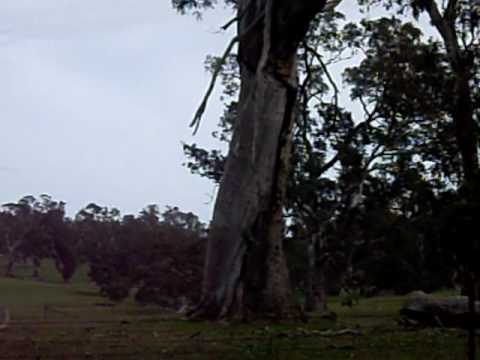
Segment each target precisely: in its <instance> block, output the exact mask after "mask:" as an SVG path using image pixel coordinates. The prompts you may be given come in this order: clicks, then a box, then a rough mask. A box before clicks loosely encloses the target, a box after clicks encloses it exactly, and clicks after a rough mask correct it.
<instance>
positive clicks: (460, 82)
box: [424, 0, 479, 360]
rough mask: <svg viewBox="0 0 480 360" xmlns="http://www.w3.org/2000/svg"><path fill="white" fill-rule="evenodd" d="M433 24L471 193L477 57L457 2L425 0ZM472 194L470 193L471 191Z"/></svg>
mask: <svg viewBox="0 0 480 360" xmlns="http://www.w3.org/2000/svg"><path fill="white" fill-rule="evenodd" d="M424 6H425V9H426V10H427V12H428V14H429V16H430V20H431V21H432V24H433V25H434V26H435V27H436V29H437V30H438V32H439V33H440V36H441V37H442V39H443V42H444V45H445V48H446V50H447V55H448V57H449V61H450V65H451V68H452V71H453V73H454V75H455V84H454V89H453V90H454V91H453V97H454V99H453V109H452V116H453V121H454V123H455V130H456V134H455V135H456V142H457V145H458V148H459V150H460V154H461V157H462V167H463V176H464V178H463V184H464V188H465V189H466V191H467V193H468V192H471V191H474V188H475V187H477V186H479V185H478V173H479V164H478V140H477V139H478V133H477V125H476V123H475V120H474V116H473V113H474V109H473V102H472V89H471V86H470V80H471V79H472V75H473V74H472V72H473V70H472V69H473V64H474V57H473V54H472V53H470V51H469V50H466V49H463V50H462V49H461V47H460V40H459V38H458V33H457V29H456V21H457V16H459V15H458V13H457V2H456V1H454V0H449V2H448V5H447V8H446V10H445V12H444V14H443V15H442V14H441V13H440V11H439V9H438V6H437V4H436V2H435V1H434V0H426V1H425V2H424ZM467 196H468V195H467ZM471 244H472V245H473V246H472V249H471V251H470V254H471V256H470V259H465V260H464V261H466V264H465V265H466V266H465V272H466V274H465V278H466V279H467V281H466V284H465V285H466V286H465V287H466V292H467V294H468V303H469V311H470V318H471V323H470V326H469V329H468V332H469V336H468V338H469V339H468V342H469V353H468V359H469V360H474V359H475V357H476V343H475V333H476V325H477V324H476V323H475V321H474V320H473V319H475V318H476V317H477V315H476V308H475V302H476V293H477V289H476V283H477V277H478V274H475V272H474V271H473V267H474V265H475V262H476V261H477V259H476V254H477V253H478V242H476V240H474V241H471Z"/></svg>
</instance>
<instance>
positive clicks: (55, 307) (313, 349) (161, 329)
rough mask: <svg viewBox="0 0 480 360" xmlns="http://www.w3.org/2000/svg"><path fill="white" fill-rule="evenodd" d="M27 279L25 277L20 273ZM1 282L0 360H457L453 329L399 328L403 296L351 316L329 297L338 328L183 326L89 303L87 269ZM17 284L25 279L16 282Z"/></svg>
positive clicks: (127, 307)
mask: <svg viewBox="0 0 480 360" xmlns="http://www.w3.org/2000/svg"><path fill="white" fill-rule="evenodd" d="M24 270H25V273H26V274H28V271H27V270H28V269H26V268H25V269H24ZM41 273H42V276H43V277H44V279H49V281H46V282H38V281H33V280H31V279H28V278H26V279H23V280H21V279H7V278H0V304H4V305H7V306H9V308H10V309H11V313H12V323H11V326H10V328H9V329H8V330H4V331H3V332H2V333H0V349H2V351H1V352H0V359H9V360H14V359H112V360H113V359H114V360H117V359H140V360H142V359H174V360H175V359H205V360H207V359H208V360H210V359H227V360H228V359H232V360H233V359H292V360H300V359H327V360H335V359H360V360H367V359H368V360H371V359H373V360H377V359H378V360H388V359H405V360H406V359H432V360H433V359H435V360H437V359H438V360H443V359H445V360H447V359H448V360H455V359H463V358H464V352H465V343H466V338H465V334H464V332H462V331H459V330H433V329H406V328H403V327H401V326H400V325H398V323H397V321H396V320H397V319H398V315H397V314H398V310H399V308H400V306H401V304H402V302H403V300H404V299H403V298H402V297H396V296H388V297H378V298H372V299H364V300H361V301H360V304H359V305H357V306H354V307H353V308H347V307H343V306H341V305H340V303H339V300H338V299H335V298H334V299H332V301H331V303H330V304H329V307H330V309H331V310H333V311H335V312H336V313H337V314H338V319H337V321H335V322H334V321H332V320H326V319H322V318H320V317H319V316H314V317H313V318H312V319H311V321H310V322H308V323H306V324H303V323H293V322H285V323H282V324H267V323H262V324H260V323H255V324H230V325H228V324H221V323H207V322H191V321H186V320H182V319H180V318H179V317H178V316H176V315H175V314H163V313H161V312H160V311H159V310H158V309H157V308H155V307H150V306H149V307H140V306H138V305H136V304H134V303H133V301H131V300H128V301H126V302H125V303H122V304H120V305H116V306H112V307H111V306H105V305H106V304H110V303H109V301H107V300H105V299H104V298H101V297H99V296H98V291H97V289H96V288H95V287H94V286H93V285H91V284H90V283H89V282H88V281H87V278H86V273H87V271H86V269H82V272H81V273H80V274H78V275H77V276H76V277H75V279H74V281H73V282H72V283H71V284H67V285H65V284H63V283H62V282H61V281H59V280H61V279H60V278H56V277H55V274H54V268H53V267H52V266H51V264H45V267H44V268H42V269H41ZM25 276H26V275H25ZM343 328H356V329H358V330H359V331H360V332H361V335H360V336H331V337H326V336H321V335H322V334H323V335H324V334H325V333H321V332H320V331H324V330H326V329H333V330H338V329H343Z"/></svg>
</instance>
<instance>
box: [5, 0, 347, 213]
mask: <svg viewBox="0 0 480 360" xmlns="http://www.w3.org/2000/svg"><path fill="white" fill-rule="evenodd" d="M353 6H355V8H356V5H354V3H353V2H350V1H345V2H344V3H343V4H342V6H341V9H342V10H343V11H345V10H347V13H352V11H350V9H349V7H353ZM231 16H232V14H231V13H230V11H227V10H226V9H225V8H223V7H219V9H217V10H215V11H209V12H207V13H205V15H204V18H203V20H202V21H197V20H196V19H195V18H194V17H193V16H180V15H179V14H178V13H176V12H175V11H174V10H173V9H172V8H171V4H170V0H41V1H39V0H1V1H0V79H1V81H0V108H1V109H2V113H1V118H0V151H1V153H0V179H1V180H0V203H1V204H3V203H6V202H11V201H17V200H18V199H20V198H21V197H22V196H24V195H29V194H31V195H34V196H38V195H40V194H42V193H47V194H50V195H51V196H52V197H53V198H54V199H56V200H63V201H65V202H66V203H67V210H68V214H69V215H74V214H75V213H76V212H77V211H78V210H79V209H80V208H82V207H84V206H86V205H87V204H88V203H89V202H95V203H97V204H99V205H103V206H109V207H116V208H118V209H119V210H120V211H121V212H122V214H126V213H134V214H136V213H138V212H139V211H140V209H141V208H143V207H144V206H146V205H148V204H152V203H155V204H158V205H159V206H160V207H161V208H163V207H164V206H165V205H172V206H178V207H180V209H182V210H183V211H192V212H194V213H196V214H198V215H199V216H200V217H201V218H202V219H203V220H204V221H207V220H208V219H209V217H210V214H211V210H212V206H213V202H212V195H213V193H214V187H213V185H212V184H211V183H210V182H209V181H208V180H205V179H202V178H200V177H198V176H194V175H191V174H190V172H189V171H188V169H187V168H185V167H183V166H182V163H183V162H184V161H185V157H184V155H183V151H182V147H181V142H182V141H185V142H196V143H199V144H200V145H202V146H206V147H209V145H212V144H215V143H214V142H213V141H212V140H211V138H210V133H211V131H213V130H214V128H215V125H216V124H217V120H218V117H219V115H220V114H221V111H222V107H221V104H220V103H219V101H218V96H215V97H214V98H212V101H211V102H210V104H209V107H208V109H207V112H206V115H205V117H204V119H203V122H202V126H201V129H200V131H199V134H198V135H197V136H196V137H192V135H191V129H190V128H189V127H188V124H189V122H190V120H191V118H192V115H193V113H194V111H195V110H196V108H197V106H198V104H199V102H200V100H201V99H202V97H203V94H204V91H205V88H206V86H207V84H208V81H209V79H210V76H209V74H207V73H206V72H205V70H204V60H205V57H206V55H207V54H214V55H219V54H221V53H222V52H223V50H224V48H225V46H226V45H227V44H228V41H229V39H230V37H231V34H230V35H229V34H221V33H219V31H218V29H219V28H220V26H221V25H223V24H224V23H225V22H226V21H227V20H228V19H229V18H231Z"/></svg>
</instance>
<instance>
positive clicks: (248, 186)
mask: <svg viewBox="0 0 480 360" xmlns="http://www.w3.org/2000/svg"><path fill="white" fill-rule="evenodd" d="M324 4H325V1H322V0H315V1H313V0H296V1H291V0H276V1H273V0H252V1H250V0H240V1H239V3H238V13H239V19H240V21H239V26H238V33H239V39H240V44H239V58H238V60H239V63H240V71H241V80H242V86H241V91H240V100H239V107H238V118H237V119H236V122H235V126H234V131H233V137H232V142H231V144H230V150H229V154H228V159H227V163H226V167H225V172H224V175H223V178H222V181H221V184H220V190H219V193H218V196H217V200H216V203H215V209H214V215H213V220H212V223H211V227H210V233H209V242H208V248H207V258H206V264H205V272H204V284H203V296H202V300H201V302H200V304H199V305H198V306H197V308H196V309H195V310H194V311H193V314H192V315H193V317H200V318H208V319H217V318H220V317H223V316H227V315H230V316H232V315H235V314H234V313H235V311H236V310H235V309H238V308H240V307H237V306H235V305H236V304H235V301H237V302H240V303H241V304H237V305H242V306H243V307H244V308H246V310H247V311H248V312H249V313H250V314H254V315H260V316H266V315H267V316H268V315H274V316H275V317H277V318H278V317H286V316H290V315H291V314H292V311H293V308H294V307H293V298H292V294H291V289H290V281H289V276H288V270H287V266H286V262H285V256H284V253H283V246H282V238H283V236H282V235H283V234H282V233H283V219H282V209H283V203H284V198H285V187H286V181H287V176H288V170H289V169H288V164H289V156H290V151H291V136H292V125H293V119H294V110H295V102H296V96H297V94H296V89H297V81H296V76H297V73H296V70H297V69H296V53H297V48H298V44H299V42H300V41H301V40H302V39H303V38H304V36H305V34H306V32H307V30H308V26H309V23H310V21H311V20H312V18H313V17H314V15H315V14H316V13H318V12H319V11H320V10H321V9H322V8H323V6H324ZM240 286H241V288H242V291H241V292H239V291H238V289H239V288H240ZM239 293H241V296H239V295H238V294H239Z"/></svg>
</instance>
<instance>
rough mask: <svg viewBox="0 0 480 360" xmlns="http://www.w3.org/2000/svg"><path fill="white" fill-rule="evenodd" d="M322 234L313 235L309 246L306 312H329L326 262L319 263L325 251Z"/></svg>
mask: <svg viewBox="0 0 480 360" xmlns="http://www.w3.org/2000/svg"><path fill="white" fill-rule="evenodd" d="M320 236H321V232H319V233H317V234H313V235H312V237H311V239H310V243H309V244H308V249H307V257H308V270H307V278H306V288H307V291H306V294H305V311H307V312H317V311H320V312H325V311H326V310H327V290H326V286H327V284H326V278H325V268H324V266H325V261H319V259H318V258H319V255H320V253H321V252H322V251H324V250H325V248H324V246H323V242H324V241H322V239H319V237H320Z"/></svg>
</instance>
